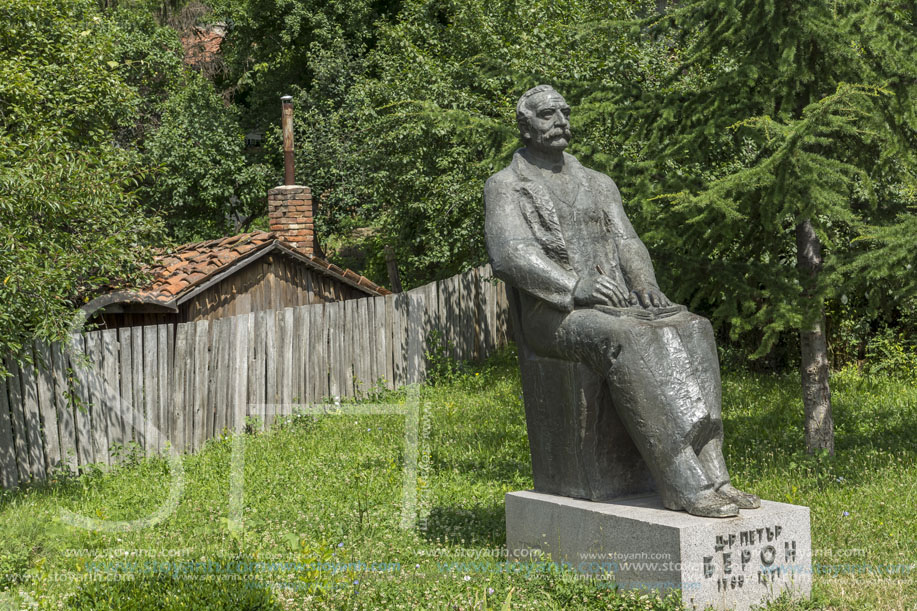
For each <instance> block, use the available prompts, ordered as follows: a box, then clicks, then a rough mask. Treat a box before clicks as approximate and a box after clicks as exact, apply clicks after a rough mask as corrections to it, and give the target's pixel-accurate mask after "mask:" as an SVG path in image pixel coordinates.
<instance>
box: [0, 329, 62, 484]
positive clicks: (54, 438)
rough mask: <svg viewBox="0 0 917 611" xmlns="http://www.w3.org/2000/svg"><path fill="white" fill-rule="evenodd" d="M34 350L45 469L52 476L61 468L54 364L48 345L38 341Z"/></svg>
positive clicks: (34, 345)
mask: <svg viewBox="0 0 917 611" xmlns="http://www.w3.org/2000/svg"><path fill="white" fill-rule="evenodd" d="M33 348H34V354H35V364H36V365H37V373H38V405H39V406H40V408H41V422H42V430H43V432H44V435H43V441H44V448H45V459H46V462H45V467H46V469H47V472H48V474H50V473H51V472H53V471H55V470H57V469H59V468H60V466H61V451H60V434H59V433H58V430H57V427H58V424H57V410H56V409H55V407H54V403H55V401H54V363H53V361H52V359H51V349H50V348H49V347H48V345H47V344H45V343H43V342H38V341H36V342H35V343H34V344H33ZM0 417H2V416H0ZM0 427H2V425H0ZM0 435H2V433H0Z"/></svg>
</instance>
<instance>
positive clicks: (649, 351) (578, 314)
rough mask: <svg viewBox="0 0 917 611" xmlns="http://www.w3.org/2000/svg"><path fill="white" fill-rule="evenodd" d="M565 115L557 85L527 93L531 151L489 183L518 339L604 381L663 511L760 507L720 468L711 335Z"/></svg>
mask: <svg viewBox="0 0 917 611" xmlns="http://www.w3.org/2000/svg"><path fill="white" fill-rule="evenodd" d="M569 117H570V107H569V106H568V105H567V103H566V102H565V101H564V99H563V97H561V96H560V94H558V93H557V92H556V91H555V90H554V89H553V88H552V87H550V86H547V85H539V86H538V87H535V88H533V89H530V90H529V91H527V92H525V94H523V95H522V97H521V98H520V99H519V103H518V105H517V106H516V118H517V123H518V127H519V132H520V135H521V138H522V140H523V142H524V144H525V147H524V148H521V149H519V150H517V151H516V153H515V154H514V155H513V160H512V163H510V165H509V166H508V167H506V168H504V169H503V170H501V171H500V172H497V173H496V174H494V175H493V176H491V177H490V179H489V180H488V181H487V184H486V186H485V188H484V200H485V207H486V221H485V229H486V243H487V250H488V253H489V255H490V259H491V263H492V266H493V269H494V273H495V275H497V277H499V278H501V279H502V280H504V281H505V282H506V283H507V284H508V285H509V286H510V287H511V288H512V289H513V290H514V294H516V295H518V302H519V303H518V309H519V313H520V315H519V324H520V325H521V329H518V330H517V333H519V332H521V334H522V336H524V338H525V342H526V344H527V346H528V348H530V349H531V350H532V351H534V353H535V354H536V355H538V356H540V357H547V358H553V359H561V360H563V361H571V362H576V363H582V364H584V365H586V366H587V367H588V368H589V369H590V370H591V371H592V372H594V373H595V374H596V375H598V376H601V377H602V379H603V380H604V381H605V382H606V383H607V385H608V389H609V391H610V394H611V397H612V403H613V405H614V410H615V411H616V412H617V415H618V417H619V418H620V421H621V422H622V423H623V425H624V428H625V429H626V431H627V434H628V435H629V437H630V438H631V440H632V441H633V443H634V445H635V446H636V448H637V450H638V451H639V453H640V455H641V456H642V458H643V460H644V461H645V462H646V465H647V466H648V468H649V471H650V473H651V474H652V477H653V480H654V481H655V482H656V487H657V489H658V490H659V493H660V495H661V497H662V502H663V504H664V506H665V507H667V508H669V509H673V510H685V511H687V512H689V513H691V514H694V515H698V516H708V517H727V516H734V515H737V514H738V511H739V509H740V508H741V509H752V508H756V507H759V506H760V500H759V499H758V497H756V496H754V495H752V494H748V493H745V492H742V491H740V490H737V489H736V488H735V487H734V486H733V485H732V484H731V483H730V479H729V473H728V471H727V469H726V463H725V462H724V460H723V423H722V419H721V407H720V377H719V362H718V360H717V353H716V346H715V343H714V337H713V328H712V327H711V325H710V322H709V321H708V320H707V319H705V318H702V317H700V316H696V315H694V314H691V313H690V312H688V311H687V310H686V308H684V307H683V306H676V305H673V304H672V303H671V302H670V301H669V300H668V299H667V298H666V296H665V295H664V294H663V293H662V292H661V291H660V290H659V286H658V285H657V283H656V278H655V274H654V273H653V266H652V263H651V262H650V258H649V254H648V252H647V250H646V247H645V246H644V245H643V242H641V241H640V238H639V237H637V234H636V233H635V232H634V228H633V227H632V226H631V224H630V221H629V220H628V219H627V216H626V215H625V214H624V208H623V206H622V204H621V195H620V193H619V192H618V188H617V186H616V185H615V183H614V181H612V180H611V178H609V177H608V176H606V175H604V174H601V173H599V172H595V171H593V170H590V169H588V168H585V167H583V166H582V165H581V164H580V163H579V162H578V161H577V160H576V158H575V157H573V156H572V155H569V154H567V153H565V152H564V149H565V148H566V147H567V145H568V144H569V142H570V137H571V133H570V123H569ZM532 425H533V423H532V422H529V427H532ZM530 435H531V431H530ZM599 442H600V443H601V440H599Z"/></svg>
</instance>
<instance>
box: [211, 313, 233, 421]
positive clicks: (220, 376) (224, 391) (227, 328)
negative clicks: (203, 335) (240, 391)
mask: <svg viewBox="0 0 917 611" xmlns="http://www.w3.org/2000/svg"><path fill="white" fill-rule="evenodd" d="M218 329H219V331H220V333H219V338H218V340H217V343H218V351H217V352H218V353H219V362H218V364H217V383H216V384H217V402H216V409H215V411H214V417H213V433H212V434H211V436H212V437H219V436H221V435H222V434H223V430H224V429H225V428H227V423H228V418H227V416H228V412H229V410H230V405H229V401H230V397H231V396H232V393H231V392H230V388H229V387H230V384H231V383H232V379H231V378H230V369H229V364H230V362H231V360H232V355H231V352H232V347H231V344H232V319H231V318H223V319H221V320H220V324H219V325H218Z"/></svg>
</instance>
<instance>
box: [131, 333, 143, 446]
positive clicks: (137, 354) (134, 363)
mask: <svg viewBox="0 0 917 611" xmlns="http://www.w3.org/2000/svg"><path fill="white" fill-rule="evenodd" d="M146 361H147V357H146V353H145V352H144V350H143V327H134V328H132V329H131V374H132V375H133V378H134V379H133V381H132V382H131V385H132V386H133V388H131V397H132V401H131V403H132V404H133V406H134V414H133V417H134V426H133V431H132V434H131V438H132V439H133V440H134V441H135V442H136V443H137V445H138V446H140V449H141V450H142V449H144V448H146V403H145V398H144V392H143V383H144V380H145V379H146V378H145V376H144V373H143V364H144V363H145V362H146Z"/></svg>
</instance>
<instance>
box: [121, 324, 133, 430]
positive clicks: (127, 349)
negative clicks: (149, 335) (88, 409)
mask: <svg viewBox="0 0 917 611" xmlns="http://www.w3.org/2000/svg"><path fill="white" fill-rule="evenodd" d="M132 348H133V345H132V342H131V330H130V328H129V327H121V328H120V329H118V377H119V378H120V390H121V439H122V440H123V442H122V443H123V444H124V445H125V446H127V445H128V444H129V443H130V442H131V441H132V440H133V439H134V410H135V409H136V408H137V406H136V404H135V403H134V384H133V382H134V377H133V374H132V370H133V365H132V363H131V355H132V353H133V350H132Z"/></svg>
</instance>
